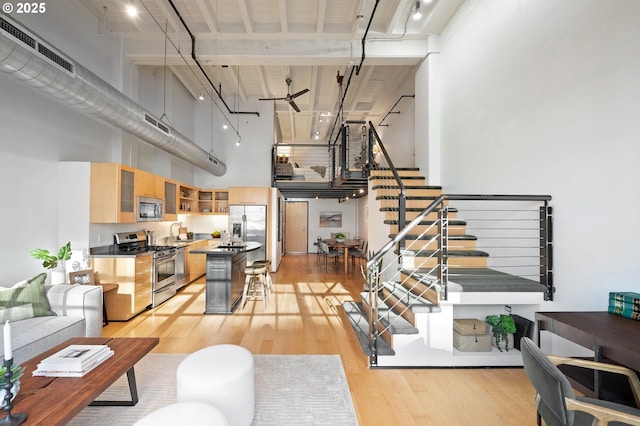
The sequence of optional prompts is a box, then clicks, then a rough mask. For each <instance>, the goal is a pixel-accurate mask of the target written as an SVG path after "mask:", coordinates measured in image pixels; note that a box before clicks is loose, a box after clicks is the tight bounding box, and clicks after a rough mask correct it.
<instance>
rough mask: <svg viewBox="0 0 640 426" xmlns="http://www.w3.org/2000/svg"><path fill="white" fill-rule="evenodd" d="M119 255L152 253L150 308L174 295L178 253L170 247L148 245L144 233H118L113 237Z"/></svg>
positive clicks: (148, 239) (148, 238)
mask: <svg viewBox="0 0 640 426" xmlns="http://www.w3.org/2000/svg"><path fill="white" fill-rule="evenodd" d="M113 239H114V243H115V244H116V245H117V246H118V251H119V252H120V253H121V254H137V253H149V252H152V253H153V256H152V257H153V264H152V267H151V271H152V272H151V273H152V277H151V290H152V291H151V294H152V295H153V296H152V301H151V307H152V308H155V307H156V306H158V305H160V304H161V303H162V302H164V301H166V300H168V299H170V298H171V297H172V296H173V295H175V294H176V290H177V285H176V263H177V260H176V257H177V254H178V251H177V249H176V248H175V247H172V246H156V245H150V244H149V242H150V237H149V236H148V235H147V233H146V232H145V231H135V232H119V233H117V234H114V236H113Z"/></svg>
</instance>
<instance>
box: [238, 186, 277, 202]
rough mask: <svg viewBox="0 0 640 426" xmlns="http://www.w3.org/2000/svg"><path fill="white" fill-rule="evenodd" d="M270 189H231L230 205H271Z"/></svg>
mask: <svg viewBox="0 0 640 426" xmlns="http://www.w3.org/2000/svg"><path fill="white" fill-rule="evenodd" d="M269 189H270V188H266V187H239V186H234V187H231V188H229V197H228V198H229V200H228V201H229V205H235V204H263V205H267V204H269Z"/></svg>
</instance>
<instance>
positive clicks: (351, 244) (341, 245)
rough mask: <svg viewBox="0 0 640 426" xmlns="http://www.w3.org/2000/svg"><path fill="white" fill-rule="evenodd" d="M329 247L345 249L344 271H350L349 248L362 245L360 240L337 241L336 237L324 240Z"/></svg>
mask: <svg viewBox="0 0 640 426" xmlns="http://www.w3.org/2000/svg"><path fill="white" fill-rule="evenodd" d="M322 241H324V242H325V243H327V245H328V246H329V247H333V248H335V249H342V250H344V272H345V273H347V272H349V249H350V248H356V247H358V246H359V245H360V241H359V240H344V241H341V242H340V241H336V240H334V239H328V240H322Z"/></svg>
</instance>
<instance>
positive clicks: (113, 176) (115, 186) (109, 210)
mask: <svg viewBox="0 0 640 426" xmlns="http://www.w3.org/2000/svg"><path fill="white" fill-rule="evenodd" d="M136 172H137V171H136V170H135V169H133V168H131V167H127V166H124V165H122V164H114V163H92V164H91V178H90V179H91V183H90V187H91V191H90V195H89V206H90V207H89V209H90V211H89V220H90V222H91V223H133V222H135V221H136V211H135V192H136V188H135V183H136V179H135V176H136Z"/></svg>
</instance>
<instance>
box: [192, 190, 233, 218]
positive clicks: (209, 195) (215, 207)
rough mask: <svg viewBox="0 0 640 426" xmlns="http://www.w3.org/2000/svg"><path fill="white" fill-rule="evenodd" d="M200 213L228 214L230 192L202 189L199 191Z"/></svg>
mask: <svg viewBox="0 0 640 426" xmlns="http://www.w3.org/2000/svg"><path fill="white" fill-rule="evenodd" d="M198 211H199V212H200V213H204V214H214V215H215V214H228V213H229V192H228V191H226V190H215V189H201V190H200V191H198Z"/></svg>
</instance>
